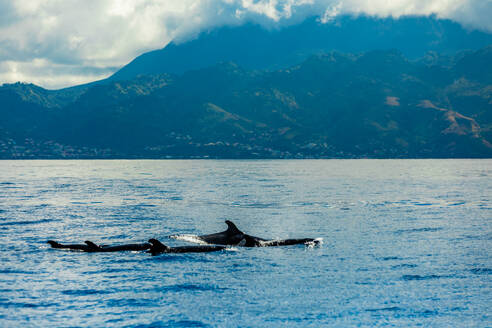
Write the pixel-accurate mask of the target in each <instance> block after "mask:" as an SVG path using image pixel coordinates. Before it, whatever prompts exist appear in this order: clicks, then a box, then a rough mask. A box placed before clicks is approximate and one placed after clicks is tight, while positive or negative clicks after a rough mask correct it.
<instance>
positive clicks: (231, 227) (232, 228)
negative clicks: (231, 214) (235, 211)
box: [225, 220, 243, 235]
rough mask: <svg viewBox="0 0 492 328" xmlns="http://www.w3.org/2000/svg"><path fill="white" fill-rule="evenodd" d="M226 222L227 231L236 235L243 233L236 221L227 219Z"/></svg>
mask: <svg viewBox="0 0 492 328" xmlns="http://www.w3.org/2000/svg"><path fill="white" fill-rule="evenodd" d="M225 223H226V224H227V230H226V232H227V233H229V234H234V235H237V234H243V232H242V231H241V230H239V229H238V228H237V227H236V225H235V224H234V223H232V222H231V221H229V220H226V222H225Z"/></svg>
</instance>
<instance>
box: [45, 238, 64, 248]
mask: <svg viewBox="0 0 492 328" xmlns="http://www.w3.org/2000/svg"><path fill="white" fill-rule="evenodd" d="M47 243H48V244H50V245H51V247H53V248H61V247H62V245H60V244H59V243H57V242H56V241H54V240H48V241H47Z"/></svg>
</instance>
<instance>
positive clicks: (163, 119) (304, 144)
mask: <svg viewBox="0 0 492 328" xmlns="http://www.w3.org/2000/svg"><path fill="white" fill-rule="evenodd" d="M491 49H492V47H486V48H483V49H480V50H477V51H469V52H465V53H461V54H459V55H456V56H451V58H450V56H449V55H446V56H439V55H437V54H435V55H434V56H435V57H434V58H433V59H432V60H430V59H429V58H423V59H420V60H409V59H408V58H406V57H405V56H404V55H403V54H402V53H401V52H400V51H397V50H389V51H381V50H379V51H370V52H366V53H362V54H361V53H358V54H344V53H340V52H330V53H326V54H318V55H312V56H310V57H309V58H307V59H306V60H305V61H303V62H302V63H300V64H298V65H294V66H291V67H289V68H285V69H279V70H274V71H271V70H248V69H245V68H243V67H241V66H240V65H238V64H235V63H231V62H223V63H218V64H215V65H212V66H210V67H206V68H202V69H197V70H190V71H187V72H185V73H183V74H181V75H176V74H161V75H140V76H138V77H136V78H134V79H132V80H126V81H125V80H122V81H113V82H110V83H107V84H104V85H95V86H92V87H88V88H87V89H86V90H85V91H83V92H81V91H80V90H79V91H77V92H73V90H72V91H71V92H72V93H71V95H70V96H69V95H66V94H65V95H64V94H63V93H64V92H66V90H58V91H46V90H45V91H43V89H42V88H37V87H35V86H33V85H22V84H17V85H6V86H3V87H0V101H2V103H3V104H5V105H4V106H2V107H1V108H0V115H1V116H2V118H3V120H2V122H0V156H1V157H2V158H429V157H439V158H443V157H444V158H446V157H487V158H490V157H492V146H491V140H492V124H491V122H492V118H491V112H492V111H491V107H492V86H491V83H490V80H488V78H487V77H488V76H489V74H490V70H491V68H490V65H489V66H485V67H481V66H480V65H481V64H480V63H483V62H484V61H485V62H488V60H489V59H490V61H491V62H492V51H491ZM436 56H437V57H436ZM477 58H478V59H480V60H477ZM476 65H478V67H475V66H476ZM467 66H471V69H470V70H467V69H464V68H466V67H467ZM478 69H481V71H482V74H478V75H477V74H476V72H477V70H478ZM23 90H24V91H23ZM70 97H72V98H71V101H68V102H67V99H68V98H70ZM57 101H58V102H57Z"/></svg>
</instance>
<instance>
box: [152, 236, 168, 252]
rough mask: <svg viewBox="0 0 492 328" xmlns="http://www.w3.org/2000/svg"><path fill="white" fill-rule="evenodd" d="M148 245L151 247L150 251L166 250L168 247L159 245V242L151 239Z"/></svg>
mask: <svg viewBox="0 0 492 328" xmlns="http://www.w3.org/2000/svg"><path fill="white" fill-rule="evenodd" d="M149 243H150V244H151V245H152V247H151V249H158V250H161V249H168V248H169V247H168V246H166V245H164V244H163V243H161V242H160V241H159V240H157V239H155V238H152V239H149Z"/></svg>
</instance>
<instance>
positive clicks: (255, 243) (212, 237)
mask: <svg viewBox="0 0 492 328" xmlns="http://www.w3.org/2000/svg"><path fill="white" fill-rule="evenodd" d="M225 223H226V224H227V230H225V231H222V232H216V233H212V234H208V235H200V236H196V237H195V238H191V239H186V240H189V241H191V242H205V243H207V244H217V245H231V246H242V247H269V246H289V245H297V244H308V243H312V244H314V245H317V244H319V243H320V240H319V239H315V238H299V239H278V240H277V239H264V238H260V237H256V236H252V235H248V234H245V233H244V232H242V231H241V230H239V229H238V228H237V227H236V225H235V224H234V223H233V222H232V221H230V220H226V221H225ZM170 237H171V238H174V239H182V237H183V235H172V236H170Z"/></svg>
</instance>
